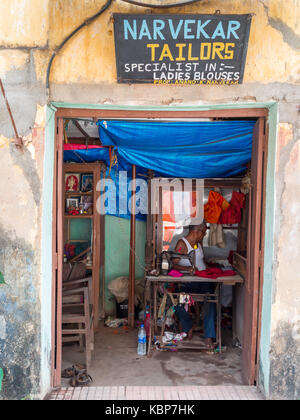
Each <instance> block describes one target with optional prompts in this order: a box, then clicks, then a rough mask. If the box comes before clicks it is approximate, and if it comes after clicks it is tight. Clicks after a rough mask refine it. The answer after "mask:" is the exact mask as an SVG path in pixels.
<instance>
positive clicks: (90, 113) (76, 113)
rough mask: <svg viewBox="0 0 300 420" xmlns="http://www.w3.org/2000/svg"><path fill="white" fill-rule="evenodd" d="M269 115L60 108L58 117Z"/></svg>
mask: <svg viewBox="0 0 300 420" xmlns="http://www.w3.org/2000/svg"><path fill="white" fill-rule="evenodd" d="M268 114H269V110H268V109H267V108H239V109H235V108H234V109H233V108H232V109H213V110H205V111H200V110H199V111H191V110H173V111H139V110H123V109H120V110H119V109H110V110H108V109H105V110H103V109H82V108H59V109H58V110H57V116H59V117H64V118H70V119H72V118H96V119H106V118H133V119H138V118H146V119H147V118H149V119H152V118H169V119H173V118H174V119H175V118H259V117H266V116H268Z"/></svg>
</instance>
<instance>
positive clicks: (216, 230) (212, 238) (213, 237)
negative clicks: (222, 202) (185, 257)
mask: <svg viewBox="0 0 300 420" xmlns="http://www.w3.org/2000/svg"><path fill="white" fill-rule="evenodd" d="M208 246H217V247H218V248H226V241H225V237H224V232H223V227H222V225H220V224H218V223H211V224H210V229H209V236H208Z"/></svg>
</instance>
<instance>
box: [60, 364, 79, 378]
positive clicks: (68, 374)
mask: <svg viewBox="0 0 300 420" xmlns="http://www.w3.org/2000/svg"><path fill="white" fill-rule="evenodd" d="M75 375H76V372H75V369H74V366H72V367H69V368H66V369H64V370H63V371H62V373H61V377H62V378H73V377H74V376H75Z"/></svg>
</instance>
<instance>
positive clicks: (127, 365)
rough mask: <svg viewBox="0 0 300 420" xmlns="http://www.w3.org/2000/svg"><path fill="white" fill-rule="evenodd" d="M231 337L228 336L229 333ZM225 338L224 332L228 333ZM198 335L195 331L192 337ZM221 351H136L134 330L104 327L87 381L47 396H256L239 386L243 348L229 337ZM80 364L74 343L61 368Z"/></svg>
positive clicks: (253, 390) (253, 389) (64, 384)
mask: <svg viewBox="0 0 300 420" xmlns="http://www.w3.org/2000/svg"><path fill="white" fill-rule="evenodd" d="M230 337H231V336H230V335H229V338H230ZM227 338H228V337H227ZM197 340H199V336H198V337H197V336H195V337H194V338H193V340H192V342H196V341H197ZM224 344H226V345H227V348H226V351H225V352H224V353H222V354H206V353H203V352H195V351H192V352H188V351H185V352H169V351H154V353H153V355H152V357H151V358H148V357H141V356H138V355H137V349H136V347H137V330H136V329H135V330H127V329H126V328H117V329H113V328H107V327H102V328H101V330H100V331H99V332H98V333H97V335H96V337H95V351H94V355H93V362H92V366H91V369H90V371H89V374H90V375H91V376H92V378H93V382H92V383H91V386H89V387H84V388H72V387H70V386H69V380H68V379H63V380H62V388H61V390H58V391H54V392H53V393H52V394H51V395H49V396H48V399H50V400H177V401H180V400H184V401H185V400H259V399H264V398H263V396H262V394H261V393H260V392H259V391H258V389H257V388H256V387H249V386H244V385H243V380H242V370H241V349H240V348H237V347H235V346H234V344H233V343H231V342H230V339H227V340H224ZM74 363H84V354H83V353H80V352H79V350H78V346H68V347H65V348H64V351H63V369H64V368H66V367H69V366H71V365H72V364H74Z"/></svg>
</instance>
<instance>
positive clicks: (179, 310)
mask: <svg viewBox="0 0 300 420" xmlns="http://www.w3.org/2000/svg"><path fill="white" fill-rule="evenodd" d="M206 231H207V226H206V224H205V223H204V222H203V223H201V224H200V225H190V226H189V233H188V234H187V235H186V237H184V238H181V239H179V240H178V242H177V244H176V247H175V252H176V253H179V254H189V253H190V252H191V251H195V267H196V269H197V270H199V271H202V270H205V269H206V264H205V261H204V253H203V245H202V243H203V238H204V236H205V235H206ZM173 268H174V270H178V271H185V272H186V271H188V272H190V274H191V275H193V274H194V273H193V267H192V266H191V263H190V262H189V260H187V259H186V258H173ZM180 292H184V293H187V294H189V293H213V292H214V284H213V283H209V282H193V283H192V282H190V283H184V284H182V285H181V286H180ZM175 314H176V315H177V316H178V318H179V320H180V322H181V325H182V328H183V331H184V332H185V333H187V334H188V337H189V338H190V339H191V338H192V327H193V323H192V320H191V318H190V315H189V313H187V312H186V311H185V309H184V308H183V307H182V306H180V305H178V306H177V307H176V312H175ZM215 315H216V305H215V303H209V302H207V303H205V306H204V338H205V343H206V345H207V347H208V348H209V349H212V348H213V340H215V338H216V332H215Z"/></svg>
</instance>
